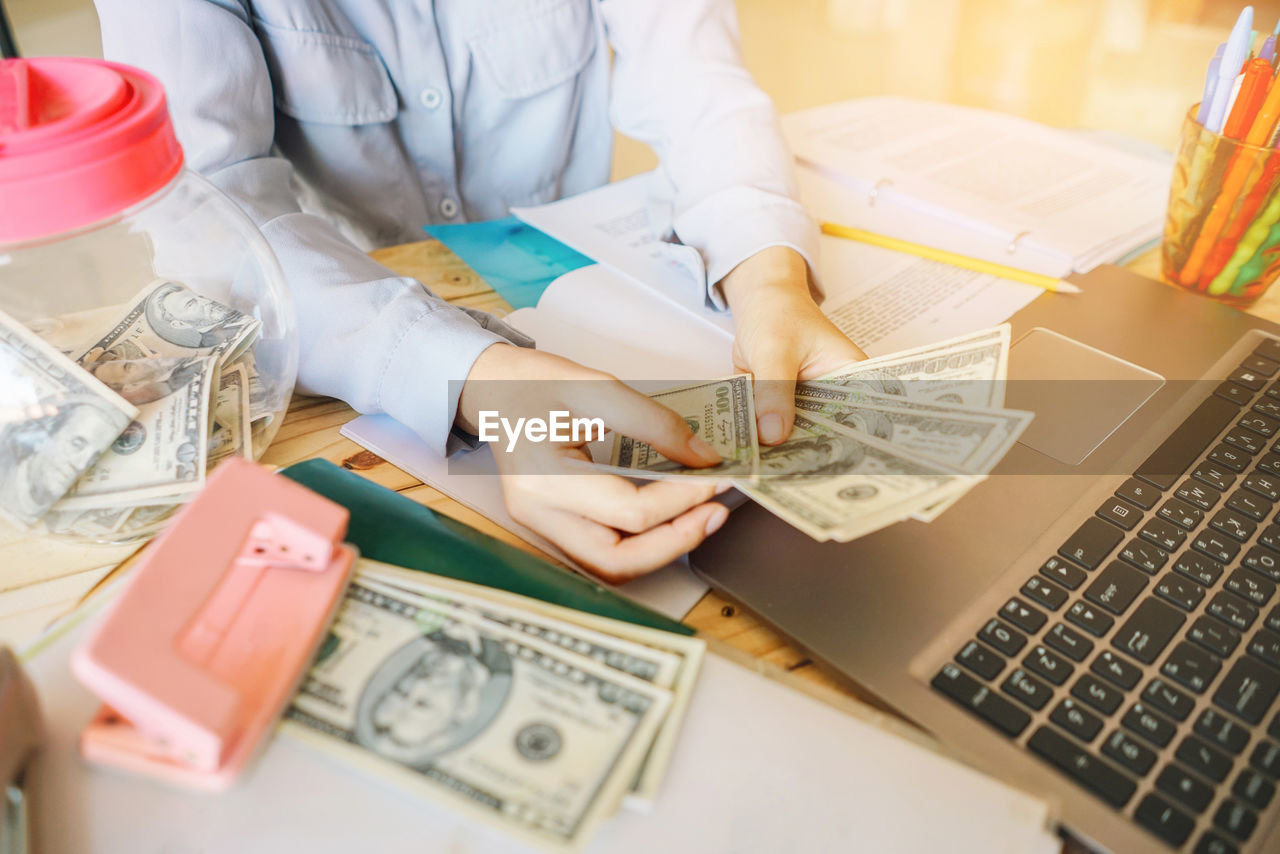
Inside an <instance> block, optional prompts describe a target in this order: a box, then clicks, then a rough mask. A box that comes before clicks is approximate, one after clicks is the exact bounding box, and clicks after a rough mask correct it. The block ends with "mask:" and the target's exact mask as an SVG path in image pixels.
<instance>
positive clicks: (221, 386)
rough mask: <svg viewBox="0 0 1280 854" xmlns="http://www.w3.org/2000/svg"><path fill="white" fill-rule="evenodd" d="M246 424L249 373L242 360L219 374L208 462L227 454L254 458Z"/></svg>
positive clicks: (211, 415)
mask: <svg viewBox="0 0 1280 854" xmlns="http://www.w3.org/2000/svg"><path fill="white" fill-rule="evenodd" d="M250 436H251V429H250V424H249V373H248V371H247V370H246V369H245V366H244V365H242V364H235V365H232V366H231V367H229V368H224V369H223V370H222V372H221V373H220V374H219V375H218V388H217V391H216V392H215V393H214V398H213V408H212V412H211V413H210V419H209V466H213V465H215V464H217V463H219V462H221V461H222V460H224V459H226V458H227V457H230V456H235V455H239V456H242V457H247V458H249V459H253V447H252V446H251V444H250V442H251V439H250Z"/></svg>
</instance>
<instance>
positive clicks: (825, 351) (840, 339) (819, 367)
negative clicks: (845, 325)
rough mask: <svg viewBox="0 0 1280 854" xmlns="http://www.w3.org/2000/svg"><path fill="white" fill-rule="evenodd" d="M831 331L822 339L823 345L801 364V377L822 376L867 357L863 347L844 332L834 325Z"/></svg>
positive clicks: (815, 349)
mask: <svg viewBox="0 0 1280 854" xmlns="http://www.w3.org/2000/svg"><path fill="white" fill-rule="evenodd" d="M831 333H832V334H830V335H827V336H825V337H824V338H823V339H822V342H821V345H820V346H819V347H816V348H814V351H813V352H812V353H811V354H810V356H809V358H808V359H806V360H805V362H804V364H802V365H801V366H800V371H799V377H800V379H802V380H809V379H814V378H816V377H821V376H824V375H826V374H829V373H831V372H832V371H835V370H838V369H839V368H843V367H845V366H846V365H852V364H854V363H856V362H861V361H862V360H864V359H866V358H867V354H866V353H864V352H863V351H862V348H861V347H859V346H858V345H857V344H854V343H853V342H852V341H851V340H849V339H848V338H847V337H845V335H844V333H842V332H840V331H839V330H838V329H835V328H834V327H833V328H832V329H831Z"/></svg>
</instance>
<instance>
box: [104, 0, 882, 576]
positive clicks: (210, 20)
mask: <svg viewBox="0 0 1280 854" xmlns="http://www.w3.org/2000/svg"><path fill="white" fill-rule="evenodd" d="M96 5H97V9H98V15H99V19H100V21H101V25H102V34H103V47H104V52H105V55H106V56H107V58H109V59H114V60H119V61H122V62H127V63H131V64H133V65H137V66H140V67H142V68H144V69H146V70H149V71H151V72H153V73H154V74H156V75H157V76H158V77H159V79H160V80H161V82H162V83H163V84H164V85H165V87H166V90H167V93H168V98H169V104H170V109H171V112H172V114H173V116H174V120H175V125H176V128H177V131H178V136H179V139H180V141H181V142H182V143H183V146H184V149H185V152H186V157H187V162H188V164H189V165H190V166H192V167H194V168H196V169H197V170H199V171H200V172H202V173H203V174H204V175H205V176H207V177H208V178H209V179H210V180H211V181H213V183H214V184H216V185H217V186H218V187H220V188H221V189H222V190H224V191H225V192H226V193H228V194H229V195H230V196H231V197H232V198H233V199H235V200H236V201H237V202H239V203H240V205H241V206H243V207H244V209H245V210H246V211H247V212H248V213H249V215H250V216H251V217H252V218H253V220H254V221H255V222H256V223H257V224H258V225H259V227H260V228H261V229H262V232H263V234H264V235H265V236H266V238H267V240H268V241H269V242H270V243H271V245H272V247H273V248H274V250H275V252H276V254H277V255H278V257H279V259H280V261H281V264H282V266H283V267H284V269H285V271H286V275H287V277H288V279H289V281H290V284H291V287H292V288H293V289H294V302H295V305H296V306H297V309H298V331H299V335H300V341H301V361H300V371H299V385H300V387H301V388H302V389H303V390H304V391H309V392H313V393H322V394H327V395H330V396H335V397H339V398H341V399H343V400H345V401H347V402H348V403H349V404H351V405H352V406H353V407H354V408H355V409H357V410H359V411H361V412H385V413H388V414H390V415H391V416H393V417H395V418H396V419H397V420H399V421H400V422H402V423H404V424H406V425H407V426H409V427H410V428H412V429H413V430H414V431H415V432H417V433H418V434H419V435H420V436H421V437H422V438H423V439H424V440H426V441H427V442H428V443H429V444H430V445H431V446H432V447H433V448H435V449H437V450H438V451H440V452H443V453H452V452H454V451H457V450H459V449H461V448H463V447H465V446H466V445H467V444H468V441H469V439H470V437H471V436H474V435H475V434H476V432H477V422H478V417H479V416H478V413H479V412H480V411H483V410H495V411H498V412H500V413H501V414H502V415H503V417H510V418H512V419H514V418H516V417H522V416H529V417H541V418H544V419H545V418H546V417H547V415H548V412H550V411H552V410H557V409H559V410H565V409H567V410H570V411H572V412H573V413H574V415H575V416H587V417H600V418H603V419H604V421H605V423H606V424H608V426H610V427H611V428H612V429H614V430H616V431H619V432H621V433H623V434H625V435H628V436H632V437H634V438H636V439H639V440H641V441H645V442H648V443H649V444H650V445H652V446H653V447H654V448H655V449H657V450H658V451H659V452H660V453H662V454H664V455H665V456H667V457H669V458H671V459H673V460H676V461H677V462H680V463H683V464H685V465H690V466H709V465H714V464H715V463H716V462H718V460H719V457H718V455H717V454H716V453H715V451H714V450H713V449H712V448H711V447H710V446H708V445H707V444H706V443H705V442H703V441H701V440H699V439H697V438H696V437H695V436H694V435H693V433H692V432H691V431H690V430H689V428H688V426H687V425H686V424H685V423H684V421H683V420H682V419H681V418H680V417H679V416H678V415H676V414H675V413H674V412H671V411H670V410H668V409H666V408H664V407H662V406H660V405H658V404H656V403H654V402H652V401H649V400H647V399H646V398H644V397H643V396H641V395H639V394H638V393H636V392H634V391H633V390H631V389H629V388H627V387H626V386H624V385H622V384H621V383H620V382H618V381H617V380H616V379H614V378H613V377H610V376H608V375H607V374H603V373H600V372H597V371H594V370H591V369H590V368H589V367H585V366H581V365H577V364H574V363H572V362H570V361H567V360H565V359H562V358H558V357H556V356H554V355H551V354H547V353H542V352H538V351H536V350H533V349H530V345H531V344H532V342H531V341H529V340H528V339H527V338H525V337H524V336H523V335H521V334H520V333H518V332H517V331H516V330H514V329H512V328H511V327H509V326H507V325H506V324H504V323H503V322H501V321H500V320H498V319H496V318H494V317H492V316H489V315H486V314H483V313H480V312H475V311H470V310H467V309H462V308H457V307H453V306H450V305H448V304H447V303H446V302H444V301H443V300H441V299H439V298H438V297H436V296H435V295H433V294H431V293H430V292H428V291H427V290H426V288H425V287H424V286H423V285H422V284H421V283H419V282H416V281H413V280H411V279H406V278H403V277H399V276H396V275H395V274H394V273H392V272H391V271H389V270H387V269H386V268H384V267H382V266H380V265H379V264H377V263H375V262H374V261H372V260H371V259H370V258H369V257H367V255H366V254H365V253H366V252H367V251H368V250H370V249H372V248H374V247H377V246H384V245H388V244H393V243H402V242H409V241H413V240H419V239H421V237H422V233H421V231H420V228H421V227H422V226H423V225H424V224H428V223H456V222H463V221H468V220H484V219H491V218H496V217H501V216H505V215H506V214H507V212H508V210H509V208H511V207H512V206H516V205H534V204H540V203H544V202H548V201H552V200H554V199H556V198H559V197H562V196H566V195H572V194H575V193H579V192H582V191H585V190H588V189H592V188H594V187H597V186H599V185H601V184H604V183H605V182H606V181H607V180H608V178H609V170H610V161H611V144H612V132H613V130H614V129H616V130H618V131H620V132H621V133H624V134H626V135H628V136H631V137H633V138H636V139H639V140H641V141H643V142H645V143H648V144H649V145H650V146H651V147H653V148H654V149H655V151H656V152H657V154H658V156H659V160H660V162H661V167H660V169H659V170H658V172H657V173H656V175H655V177H654V179H653V182H652V185H651V190H652V197H653V198H652V204H651V205H650V209H651V211H652V212H653V217H654V222H653V225H654V228H655V230H656V232H657V233H658V234H661V235H664V236H669V237H670V238H671V239H673V240H678V241H680V242H682V243H684V244H686V245H688V246H692V247H694V248H695V249H696V250H697V251H698V252H699V253H700V254H701V256H702V258H703V261H704V262H705V267H706V271H707V274H706V283H705V289H706V290H705V299H706V300H707V301H709V302H710V303H711V304H713V305H714V306H716V307H717V308H722V309H723V308H729V309H731V310H732V312H733V315H734V319H735V342H734V347H733V359H734V362H735V365H736V367H737V369H739V370H743V371H749V372H751V373H752V374H753V376H754V378H755V380H756V412H757V417H758V432H759V435H760V438H761V440H762V441H763V442H764V443H766V444H776V443H778V442H781V441H783V440H784V439H785V438H786V437H787V435H788V434H789V433H790V429H791V424H792V419H793V418H794V410H793V391H794V384H795V381H796V379H797V377H799V378H802V379H810V378H814V377H817V376H820V375H821V374H823V373H826V372H828V371H830V370H833V369H835V368H837V367H839V366H841V365H844V364H846V363H848V362H850V361H853V360H855V359H858V358H861V357H862V353H861V351H860V350H859V349H858V348H857V347H856V346H855V345H854V343H853V342H851V341H850V340H849V339H848V338H846V337H845V336H844V335H843V334H841V333H840V331H839V330H838V329H836V327H835V326H834V325H833V324H831V323H830V322H829V321H828V320H827V319H826V318H825V317H824V316H823V314H822V312H821V311H820V310H819V308H818V306H817V304H816V303H815V301H814V295H813V293H812V292H811V281H810V275H809V271H810V265H811V263H812V261H813V259H814V257H815V253H816V247H817V239H818V238H817V229H816V227H815V224H814V223H813V221H812V220H811V219H810V217H809V216H808V215H807V214H806V212H805V211H804V209H803V207H802V206H801V205H800V204H798V203H797V202H796V201H795V200H794V186H793V181H792V177H791V172H790V156H789V154H788V153H787V151H786V147H785V145H784V144H783V141H782V136H781V132H780V129H779V126H778V122H777V115H776V112H775V111H774V108H773V105H772V104H771V102H770V101H769V99H768V98H767V97H766V96H765V95H764V93H763V92H762V91H761V90H760V89H759V88H758V87H757V86H756V84H755V82H754V81H753V80H752V79H751V77H750V75H749V74H748V73H747V71H746V70H745V69H744V67H743V65H742V60H741V56H740V50H739V44H738V36H737V21H736V17H735V13H734V8H733V3H732V0H453V2H449V0H434V2H427V0H423V2H417V3H392V2H388V1H387V0H96ZM611 124H612V127H611ZM546 380H554V381H557V382H544V381H546ZM580 381H594V382H580ZM584 456H585V453H584V451H583V450H582V448H581V447H573V446H567V445H555V444H550V443H543V444H537V443H533V442H523V443H521V444H520V446H519V447H518V448H517V450H516V451H515V452H513V453H511V454H506V453H499V454H497V455H496V457H497V461H498V466H499V470H500V471H501V472H502V473H503V475H504V477H503V490H504V497H505V499H506V502H507V505H508V510H509V511H510V513H511V515H512V517H513V518H515V519H516V520H517V521H519V522H521V523H523V524H524V525H526V526H527V527H529V528H531V529H533V530H534V531H537V532H538V533H540V534H542V535H543V536H545V537H546V538H547V539H549V540H550V541H551V542H553V543H555V544H556V545H558V546H559V547H560V548H562V549H563V550H564V551H565V552H566V553H567V554H568V555H569V556H570V557H572V558H574V559H575V560H576V561H578V562H579V563H580V564H582V565H584V566H586V567H587V568H589V569H592V570H593V571H595V572H596V573H597V574H599V575H600V576H602V577H603V578H605V579H607V580H609V581H613V582H621V581H625V580H627V579H629V578H633V577H635V576H637V575H640V574H643V573H645V572H648V571H651V570H652V569H655V568H657V567H660V566H663V565H665V564H666V563H667V562H669V561H670V560H672V559H673V558H675V557H677V556H679V555H680V554H683V553H684V552H686V551H688V550H689V549H691V548H692V547H694V546H696V545H697V544H698V543H699V542H700V541H701V540H702V539H703V538H704V537H706V536H708V535H709V534H710V533H711V532H713V531H714V530H716V529H717V528H718V527H719V526H720V525H721V524H722V523H723V522H724V520H725V518H726V517H727V512H728V511H727V510H726V509H725V508H724V507H723V506H721V505H720V504H718V503H716V502H714V501H711V500H710V499H712V498H713V496H714V494H715V492H716V490H717V489H719V488H723V487H721V486H717V484H716V482H715V480H714V479H713V478H706V479H697V480H698V482H691V481H687V480H686V481H682V482H675V481H671V482H658V483H654V484H651V485H647V486H643V487H637V486H635V485H633V484H632V483H631V482H629V481H627V480H624V479H621V478H615V477H610V476H604V475H598V474H594V475H588V474H572V473H571V472H572V470H573V469H572V466H571V463H573V462H574V461H575V460H580V459H581V458H582V457H584ZM550 472H559V473H556V474H550Z"/></svg>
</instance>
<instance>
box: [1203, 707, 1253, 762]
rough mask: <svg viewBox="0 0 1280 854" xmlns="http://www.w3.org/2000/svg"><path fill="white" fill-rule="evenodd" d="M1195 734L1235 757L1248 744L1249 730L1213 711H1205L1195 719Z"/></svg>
mask: <svg viewBox="0 0 1280 854" xmlns="http://www.w3.org/2000/svg"><path fill="white" fill-rule="evenodd" d="M1196 732H1198V733H1199V734H1200V735H1202V736H1204V738H1205V739H1207V740H1208V741H1209V742H1211V743H1212V744H1216V745H1217V746H1218V747H1221V748H1222V749H1224V750H1226V751H1228V752H1230V753H1233V754H1236V755H1239V753H1240V751H1242V750H1244V746H1245V745H1246V744H1248V743H1249V730H1247V729H1245V728H1244V726H1243V725H1242V724H1240V723H1239V722H1237V721H1234V720H1232V719H1231V718H1229V717H1227V716H1226V715H1224V714H1222V713H1221V712H1216V711H1214V710H1213V709H1205V710H1204V711H1203V712H1201V713H1200V717H1198V718H1196Z"/></svg>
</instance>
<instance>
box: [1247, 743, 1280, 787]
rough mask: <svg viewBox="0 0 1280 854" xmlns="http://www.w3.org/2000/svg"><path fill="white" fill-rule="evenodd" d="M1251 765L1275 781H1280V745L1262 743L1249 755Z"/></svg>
mask: <svg viewBox="0 0 1280 854" xmlns="http://www.w3.org/2000/svg"><path fill="white" fill-rule="evenodd" d="M1249 764H1250V765H1252V766H1253V767H1254V768H1257V769H1258V770H1259V771H1261V772H1262V773H1263V774H1266V775H1267V776H1268V777H1270V778H1271V779H1273V780H1278V779H1280V745H1277V744H1274V743H1272V742H1270V741H1260V742H1258V744H1257V746H1256V747H1254V748H1253V753H1251V754H1249Z"/></svg>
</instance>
